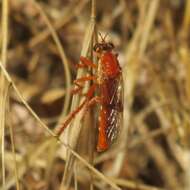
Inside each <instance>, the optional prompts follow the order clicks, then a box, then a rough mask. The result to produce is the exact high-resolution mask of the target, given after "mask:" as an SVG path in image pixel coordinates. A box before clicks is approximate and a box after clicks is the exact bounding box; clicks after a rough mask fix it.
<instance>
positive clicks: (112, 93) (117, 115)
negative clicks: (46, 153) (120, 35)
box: [57, 34, 123, 152]
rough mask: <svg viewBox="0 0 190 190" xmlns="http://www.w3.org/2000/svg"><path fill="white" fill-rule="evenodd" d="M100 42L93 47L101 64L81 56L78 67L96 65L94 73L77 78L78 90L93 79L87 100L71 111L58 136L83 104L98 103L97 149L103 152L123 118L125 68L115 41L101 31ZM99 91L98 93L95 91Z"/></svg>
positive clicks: (76, 90)
mask: <svg viewBox="0 0 190 190" xmlns="http://www.w3.org/2000/svg"><path fill="white" fill-rule="evenodd" d="M100 37H101V42H100V43H96V44H95V45H94V47H93V50H94V53H95V54H96V56H97V58H98V64H94V63H93V62H92V61H91V60H89V59H87V58H86V57H80V63H79V64H78V65H77V67H78V68H88V67H90V68H93V69H95V74H94V75H88V76H84V77H81V78H78V79H76V80H75V81H74V84H75V85H76V86H77V87H76V88H75V89H73V93H79V92H80V91H81V90H82V89H83V86H84V85H83V84H84V82H86V81H93V83H92V85H91V86H90V87H89V89H88V91H87V93H86V95H85V96H86V98H85V99H84V101H83V102H82V103H81V104H80V105H79V106H78V107H77V108H76V109H75V110H74V111H73V112H71V113H70V114H69V115H68V117H67V118H66V120H65V121H64V123H63V124H62V126H61V128H60V129H59V130H58V133H57V134H58V136H59V135H60V134H61V133H62V132H63V130H64V129H65V128H66V127H67V126H68V125H69V123H70V122H71V121H72V119H73V118H74V117H75V115H76V114H77V113H79V112H80V110H81V109H82V108H84V107H85V108H86V110H87V108H89V107H90V106H92V105H94V104H98V105H100V107H99V121H98V141H97V151H98V152H102V151H105V150H107V149H108V147H109V146H110V145H111V144H112V142H113V141H114V139H115V138H116V137H117V135H118V132H119V130H120V127H121V125H122V119H123V80H122V70H121V67H120V65H119V61H118V59H117V57H118V54H115V53H114V52H113V49H114V45H113V44H112V43H110V42H106V41H105V37H106V36H105V37H104V38H103V37H102V36H101V34H100ZM95 94H96V95H95Z"/></svg>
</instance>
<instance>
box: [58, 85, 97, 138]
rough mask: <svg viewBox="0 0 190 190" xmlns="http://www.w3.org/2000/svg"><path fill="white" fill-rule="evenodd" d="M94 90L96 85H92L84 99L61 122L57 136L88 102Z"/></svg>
mask: <svg viewBox="0 0 190 190" xmlns="http://www.w3.org/2000/svg"><path fill="white" fill-rule="evenodd" d="M95 89H96V84H93V85H92V86H91V87H90V88H89V90H88V92H87V97H86V99H85V100H84V101H83V102H82V103H81V104H80V105H79V106H78V107H77V108H76V109H75V110H74V111H72V112H71V113H70V114H69V115H68V116H67V118H66V120H65V121H64V122H63V124H62V126H61V128H60V129H59V130H58V132H56V134H57V136H60V135H61V134H62V132H63V131H64V129H65V128H66V127H67V126H68V125H69V123H70V122H71V121H72V119H73V118H74V117H75V116H76V115H77V114H78V113H79V112H80V110H81V109H82V108H83V107H84V106H85V105H86V104H87V103H88V102H89V99H90V98H91V97H92V96H93V93H94V91H95Z"/></svg>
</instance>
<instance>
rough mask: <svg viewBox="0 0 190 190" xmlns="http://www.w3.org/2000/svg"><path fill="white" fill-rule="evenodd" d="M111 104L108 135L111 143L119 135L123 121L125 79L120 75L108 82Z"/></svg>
mask: <svg viewBox="0 0 190 190" xmlns="http://www.w3.org/2000/svg"><path fill="white" fill-rule="evenodd" d="M107 85H108V86H107V87H108V89H109V99H108V100H109V104H108V105H109V106H107V122H106V123H107V127H106V137H107V141H108V143H109V144H111V143H112V142H113V141H114V139H115V138H116V137H117V136H118V133H119V131H120V128H121V126H122V121H123V79H122V75H119V76H118V77H117V78H116V79H114V80H113V81H109V84H107Z"/></svg>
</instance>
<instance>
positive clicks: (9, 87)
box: [0, 0, 190, 190]
mask: <svg viewBox="0 0 190 190" xmlns="http://www.w3.org/2000/svg"><path fill="white" fill-rule="evenodd" d="M0 5H1V8H0V10H1V11H0V14H1V23H0V44H1V49H0V55H1V58H0V147H1V148H0V150H1V151H0V152H1V154H0V155H1V156H0V161H1V162H0V171H1V172H0V189H2V190H98V189H101V190H121V189H122V190H190V0H101V1H100V0H41V1H37V0H27V1H24V0H2V1H1V2H0ZM98 33H101V34H102V35H103V36H104V35H106V34H108V35H107V37H106V41H109V42H110V41H111V42H112V43H113V44H114V46H115V50H114V51H115V52H117V53H118V59H119V63H120V65H121V67H122V73H123V87H122V88H123V92H124V98H123V108H124V110H123V116H124V117H123V122H122V123H121V126H120V133H119V135H118V136H117V139H116V140H115V142H114V143H113V144H112V145H111V146H110V147H109V149H108V150H107V151H105V152H101V153H99V152H97V150H96V145H97V134H98V128H97V123H98V113H99V112H98V109H99V107H100V106H99V104H97V105H95V106H92V107H90V108H89V109H88V110H87V111H86V109H85V108H84V109H82V110H81V111H80V112H79V113H78V114H77V115H75V117H74V118H73V119H72V122H71V124H70V125H69V126H68V127H67V128H66V129H65V130H64V132H63V133H62V134H61V135H60V136H59V137H58V136H56V132H57V131H58V130H59V129H60V128H61V126H62V124H63V123H64V121H65V120H66V119H67V118H68V115H69V113H71V112H72V110H75V109H76V108H77V107H78V106H79V105H80V104H81V102H82V101H83V100H84V98H85V96H84V95H83V93H85V92H86V91H87V90H88V88H89V86H90V83H91V82H86V83H85V85H84V88H83V93H78V94H75V95H74V94H72V93H71V90H72V89H73V87H74V85H73V81H74V80H75V79H76V78H79V77H81V76H85V75H87V73H94V74H96V73H95V71H94V70H92V69H89V70H87V69H84V68H81V69H77V68H76V64H78V63H79V60H80V56H84V57H87V58H89V59H91V60H92V61H93V62H94V63H95V64H97V63H98V60H97V57H96V56H95V54H94V53H93V45H94V44H95V43H96V42H97V41H100V36H99V35H98Z"/></svg>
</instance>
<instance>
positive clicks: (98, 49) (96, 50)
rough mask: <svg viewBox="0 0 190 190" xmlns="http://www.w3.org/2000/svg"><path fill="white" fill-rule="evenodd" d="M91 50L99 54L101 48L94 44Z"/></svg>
mask: <svg viewBox="0 0 190 190" xmlns="http://www.w3.org/2000/svg"><path fill="white" fill-rule="evenodd" d="M93 50H94V51H95V52H100V51H101V50H102V47H101V45H100V44H95V45H94V48H93Z"/></svg>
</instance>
